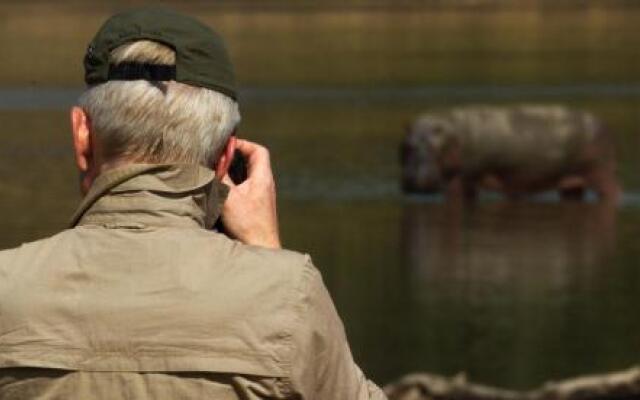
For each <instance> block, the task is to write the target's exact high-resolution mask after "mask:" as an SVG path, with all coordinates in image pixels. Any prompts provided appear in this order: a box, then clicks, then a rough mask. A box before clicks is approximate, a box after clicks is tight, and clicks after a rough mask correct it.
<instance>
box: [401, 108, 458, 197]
mask: <svg viewBox="0 0 640 400" xmlns="http://www.w3.org/2000/svg"><path fill="white" fill-rule="evenodd" d="M453 139H454V127H453V124H452V123H451V121H450V120H447V119H446V118H444V117H439V116H431V115H427V116H423V117H420V118H418V119H417V120H416V121H415V122H414V123H413V124H410V125H409V126H408V127H407V134H406V136H405V138H404V141H403V142H402V147H401V149H400V159H401V162H402V188H403V190H404V191H405V192H410V193H434V192H437V191H440V190H441V189H442V186H443V185H444V183H445V177H444V173H443V171H444V170H445V169H446V166H445V165H443V162H444V159H445V158H446V152H447V151H448V149H449V147H450V144H451V143H452V141H453Z"/></svg>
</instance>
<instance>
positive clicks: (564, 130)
mask: <svg viewBox="0 0 640 400" xmlns="http://www.w3.org/2000/svg"><path fill="white" fill-rule="evenodd" d="M449 118H451V121H452V123H453V126H455V127H456V128H455V130H456V131H457V135H459V140H460V143H461V145H462V159H463V160H464V161H463V169H464V170H465V171H466V172H469V173H473V172H474V171H486V170H509V171H518V170H523V171H529V172H534V171H535V172H536V173H538V174H546V173H547V171H563V170H564V171H566V170H568V169H571V168H572V166H574V165H575V164H576V163H579V162H580V157H581V154H582V150H583V149H584V147H585V145H586V144H588V143H591V142H593V141H594V140H595V138H596V135H597V134H598V132H599V130H600V123H599V122H598V121H597V120H596V118H595V117H593V116H592V115H591V114H589V113H586V112H581V111H575V110H571V109H568V108H566V107H562V106H534V105H523V106H517V107H489V106H477V107H463V108H456V109H452V110H451V111H450V113H449Z"/></svg>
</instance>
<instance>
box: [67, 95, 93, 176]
mask: <svg viewBox="0 0 640 400" xmlns="http://www.w3.org/2000/svg"><path fill="white" fill-rule="evenodd" d="M90 132H91V127H90V123H89V117H88V116H87V113H86V112H85V111H84V110H83V109H82V108H80V107H77V106H76V107H72V108H71V133H72V135H73V148H74V150H75V156H76V166H77V167H78V169H79V170H80V172H87V170H88V169H89V166H90V165H91V161H92V149H91V133H90Z"/></svg>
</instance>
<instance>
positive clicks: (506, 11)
mask: <svg viewBox="0 0 640 400" xmlns="http://www.w3.org/2000/svg"><path fill="white" fill-rule="evenodd" d="M161 3H162V4H164V5H170V6H172V7H174V8H177V9H180V10H182V11H185V12H187V13H190V14H192V15H195V16H197V17H199V18H201V19H202V20H204V21H205V22H207V23H208V24H210V25H211V26H213V27H215V28H216V29H217V30H219V31H220V32H221V33H222V34H223V35H224V36H225V37H226V38H227V40H228V42H229V47H230V50H231V52H232V56H233V59H234V62H235V64H236V68H237V71H238V76H239V80H240V82H241V84H242V85H243V86H260V85H279V86H282V85H284V86H294V85H307V86H318V85H322V86H344V85H350V86H379V85H384V86H404V85H406V86H410V85H450V84H456V85H464V84H565V83H584V82H591V83H598V82H599V83H628V82H630V81H633V82H635V81H637V78H636V75H637V73H636V71H638V70H640V56H639V55H640V54H639V51H640V50H639V49H640V46H638V41H639V40H640V36H638V35H637V31H636V22H635V21H636V20H637V17H638V16H640V3H639V2H633V1H618V0H609V1H589V2H587V1H575V0H574V1H568V0H566V1H526V0H525V1H517V2H509V1H498V0H475V1H472V0H458V1H451V0H449V1H424V2H416V1H399V2H391V1H358V0H351V1H346V2H337V1H326V2H314V1H259V2H258V1H233V2H232V1H219V2H215V3H212V2H204V1H182V2H177V1H173V2H167V1H165V2H161ZM144 4H150V2H148V1H133V2H131V1H107V0H104V1H97V2H91V3H90V4H89V3H87V2H79V1H57V2H55V3H52V2H44V1H22V2H18V1H14V2H3V3H2V4H1V5H0V46H1V48H2V49H3V53H4V57H3V63H1V64H0V86H5V87H6V86H24V85H38V86H40V85H42V86H80V85H81V84H82V68H81V60H82V56H83V54H84V49H85V47H86V44H87V43H88V42H89V40H90V39H91V37H92V35H93V34H94V33H95V31H96V30H97V28H98V27H99V26H100V24H101V23H102V22H103V21H104V20H105V18H107V17H108V16H109V15H110V14H112V13H113V12H116V11H120V10H123V9H126V8H129V7H131V6H139V5H144ZM153 4H158V2H153Z"/></svg>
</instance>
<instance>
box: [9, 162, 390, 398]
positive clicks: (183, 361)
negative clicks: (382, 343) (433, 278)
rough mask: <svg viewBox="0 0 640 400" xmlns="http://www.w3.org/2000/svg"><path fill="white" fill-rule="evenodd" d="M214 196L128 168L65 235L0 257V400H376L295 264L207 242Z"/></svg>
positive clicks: (278, 253)
mask: <svg viewBox="0 0 640 400" xmlns="http://www.w3.org/2000/svg"><path fill="white" fill-rule="evenodd" d="M226 193H227V187H226V186H224V185H222V184H221V183H219V182H218V181H217V180H215V179H214V178H213V172H212V171H210V170H208V169H205V168H201V167H195V166H184V165H180V166H178V165H142V164H139V165H131V166H128V167H124V168H121V169H116V170H113V171H110V172H107V173H105V174H103V175H101V176H100V177H99V178H98V179H97V180H96V182H95V183H94V185H93V186H92V189H91V191H90V192H89V193H88V194H87V196H86V197H85V199H84V201H83V203H82V205H81V207H80V209H79V210H78V212H77V213H76V215H75V216H74V219H73V227H72V228H71V229H68V230H65V231H63V232H61V233H59V234H57V235H55V236H53V237H50V238H47V239H44V240H40V241H36V242H32V243H28V244H25V245H23V246H21V247H19V248H15V249H11V250H5V251H2V252H0V399H2V400H12V399H33V398H38V399H216V400H226V399H327V400H340V399H345V400H346V399H354V400H356V399H385V398H386V397H385V396H384V394H383V393H382V392H381V391H380V389H378V388H377V387H376V386H375V385H373V384H372V383H370V382H369V381H367V380H366V379H365V377H364V376H363V374H362V372H361V371H360V370H359V369H358V367H357V366H356V365H355V364H354V362H353V360H352V357H351V354H350V351H349V346H348V344H347V340H346V337H345V333H344V329H343V326H342V322H341V321H340V318H339V317H338V314H337V313H336V310H335V308H334V306H333V303H332V301H331V298H330V297H329V294H328V292H327V290H326V288H325V286H324V284H323V282H322V278H321V276H320V273H319V272H318V270H317V269H316V268H315V267H314V266H313V265H312V263H311V260H310V259H309V257H308V256H306V255H302V254H299V253H295V252H291V251H286V250H270V249H265V248H260V247H254V246H247V245H244V244H241V243H239V242H237V241H233V240H230V239H228V238H227V237H226V236H224V235H222V234H219V233H215V232H213V231H210V230H207V229H204V227H209V226H211V225H212V224H213V222H214V221H215V220H216V218H217V217H218V215H219V213H220V208H221V205H222V203H223V201H224V199H225V198H226Z"/></svg>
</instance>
